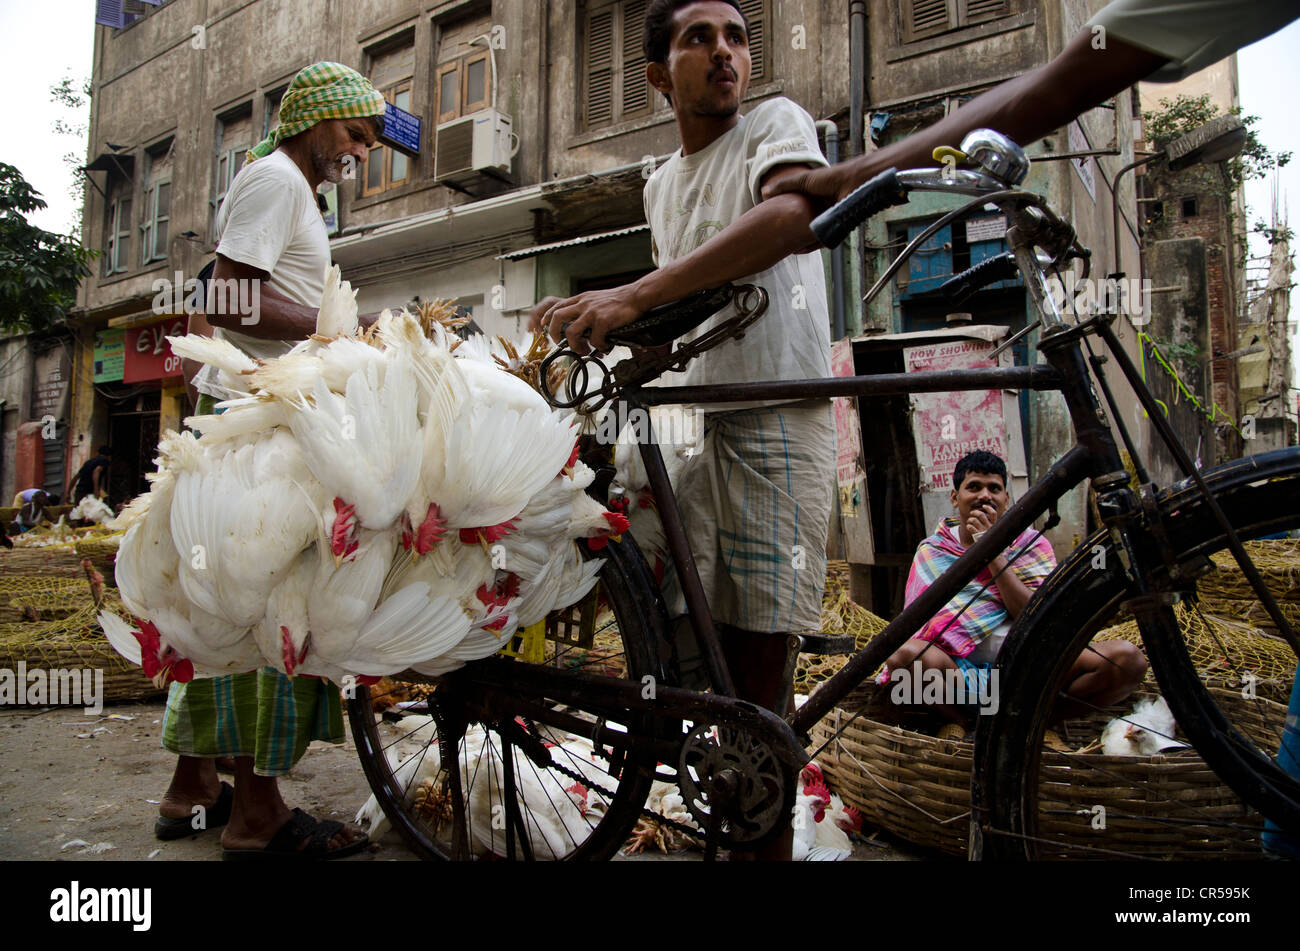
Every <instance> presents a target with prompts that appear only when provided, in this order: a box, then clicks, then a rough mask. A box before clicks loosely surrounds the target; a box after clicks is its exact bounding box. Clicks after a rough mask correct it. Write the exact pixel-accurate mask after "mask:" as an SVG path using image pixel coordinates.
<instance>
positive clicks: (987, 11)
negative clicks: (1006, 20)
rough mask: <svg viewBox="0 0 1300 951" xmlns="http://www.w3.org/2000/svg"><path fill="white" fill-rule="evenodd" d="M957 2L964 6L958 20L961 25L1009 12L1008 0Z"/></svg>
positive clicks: (990, 18)
mask: <svg viewBox="0 0 1300 951" xmlns="http://www.w3.org/2000/svg"><path fill="white" fill-rule="evenodd" d="M958 3H959V5H960V6H961V7H963V8H964V9H963V10H962V15H961V20H960V24H961V25H962V26H969V25H970V24H972V23H983V22H984V21H985V20H996V19H997V18H998V17H1004V16H1006V15H1007V14H1008V13H1010V12H1011V10H1010V6H1011V4H1010V2H1009V0H958Z"/></svg>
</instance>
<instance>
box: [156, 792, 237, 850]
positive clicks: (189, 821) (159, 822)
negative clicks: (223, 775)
mask: <svg viewBox="0 0 1300 951" xmlns="http://www.w3.org/2000/svg"><path fill="white" fill-rule="evenodd" d="M234 803H235V787H233V786H231V785H230V783H228V782H225V781H224V780H223V781H222V783H221V792H220V793H218V794H217V801H216V802H214V803H213V804H212V805H210V806H208V808H207V810H206V813H198V814H196V815H193V816H184V817H174V816H170V817H169V816H159V817H158V818H157V819H155V820H154V824H153V834H154V837H155V838H158V839H162V840H163V841H164V842H170V841H171V840H173V839H183V838H185V837H186V836H191V835H198V834H199V833H200V832H206V831H207V830H209V829H219V828H221V827H222V826H223V825H225V824H226V823H227V822H229V821H230V809H231V806H233V805H234ZM199 815H203V818H204V822H203V825H202V826H201V827H196V826H195V825H194V820H195V819H197V818H198V816H199Z"/></svg>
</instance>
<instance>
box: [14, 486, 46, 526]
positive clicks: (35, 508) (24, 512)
mask: <svg viewBox="0 0 1300 951" xmlns="http://www.w3.org/2000/svg"><path fill="white" fill-rule="evenodd" d="M24 494H25V493H24ZM48 504H49V496H47V495H46V494H45V492H44V491H43V490H41V489H36V490H35V491H34V492H33V493H32V494H31V495H30V496H28V497H27V499H25V500H24V501H23V505H22V508H21V509H19V511H18V517H17V522H18V527H19V528H20V529H21V530H22V531H24V532H26V531H29V530H31V529H33V528H35V527H36V526H37V525H39V524H40V523H41V520H42V519H44V518H45V506H46V505H48Z"/></svg>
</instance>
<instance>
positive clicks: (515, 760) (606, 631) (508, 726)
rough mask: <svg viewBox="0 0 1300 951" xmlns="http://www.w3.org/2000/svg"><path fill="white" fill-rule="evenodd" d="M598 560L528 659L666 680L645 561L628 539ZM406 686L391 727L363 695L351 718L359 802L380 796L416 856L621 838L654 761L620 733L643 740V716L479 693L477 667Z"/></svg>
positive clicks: (544, 849) (592, 852)
mask: <svg viewBox="0 0 1300 951" xmlns="http://www.w3.org/2000/svg"><path fill="white" fill-rule="evenodd" d="M595 555H596V556H597V557H602V558H604V559H605V564H604V567H603V568H602V570H601V573H600V580H599V582H598V583H597V585H596V587H595V588H593V589H592V591H591V592H590V593H589V594H588V595H587V597H586V598H584V599H583V600H582V601H580V602H579V603H578V604H576V605H573V606H572V607H570V608H567V609H565V610H563V611H558V612H555V614H553V615H552V616H551V618H550V619H548V632H550V633H549V635H548V640H547V643H546V654H545V656H542V657H537V658H533V660H534V661H537V662H540V663H545V664H547V665H550V666H553V667H556V668H559V669H562V670H564V671H567V672H568V673H571V674H574V675H576V674H581V673H583V672H587V673H597V674H601V675H604V676H613V677H623V678H628V679H631V680H634V681H638V682H641V681H642V678H644V677H646V676H650V677H654V678H656V680H657V681H658V682H660V683H664V682H665V681H664V679H663V673H662V668H661V663H660V660H659V656H660V652H659V649H658V645H659V643H660V638H662V637H664V636H665V633H666V626H665V622H664V620H663V614H662V608H661V602H660V601H659V599H658V593H657V589H656V588H654V587H652V585H651V582H650V578H651V575H650V572H649V569H648V568H647V567H646V565H645V561H644V558H643V557H642V556H641V554H640V551H639V550H638V549H637V548H636V545H635V543H634V542H632V541H631V540H630V537H628V536H624V540H623V541H622V542H617V543H610V544H609V545H608V546H607V547H605V548H604V549H602V550H601V551H599V552H597V553H595ZM575 642H577V643H575ZM526 662H528V661H527V660H526V659H525V658H519V659H517V660H516V661H515V663H526ZM407 689H411V688H407ZM413 692H414V693H415V694H417V695H419V696H420V698H421V699H419V700H417V701H415V702H414V703H411V702H407V703H405V704H403V706H402V709H401V711H400V714H394V713H393V712H392V711H390V712H389V714H388V718H389V721H390V722H385V721H384V719H383V718H382V717H380V716H378V715H377V711H376V709H375V708H376V702H375V698H373V697H372V696H371V694H370V693H368V692H366V691H359V692H358V696H356V697H354V698H353V699H352V700H351V701H350V702H349V706H348V716H349V719H350V721H351V726H352V733H353V737H354V738H355V740H356V744H357V751H358V754H359V755H360V757H361V762H362V766H363V768H364V770H365V772H366V776H367V779H368V780H369V781H370V787H371V789H372V791H373V792H374V800H375V802H374V803H372V804H370V805H369V806H368V807H367V808H369V809H372V810H373V807H374V805H375V804H376V803H377V805H378V806H379V807H380V808H381V809H382V811H383V814H384V816H385V817H386V818H387V820H388V821H389V822H391V823H392V825H393V826H394V828H396V830H397V831H398V833H399V834H400V835H401V836H402V838H403V839H404V840H405V842H406V843H407V845H409V846H410V847H411V849H412V850H413V851H415V852H416V854H418V855H420V856H421V857H422V858H426V859H476V858H493V857H499V858H511V859H523V860H532V859H536V860H560V859H573V860H578V859H592V860H601V859H607V858H610V857H612V856H613V855H614V854H615V853H616V852H617V851H618V850H619V848H621V847H622V845H623V843H624V842H625V841H626V839H627V836H628V833H629V832H630V831H631V829H632V827H633V825H634V824H635V822H636V819H637V816H638V815H639V813H640V810H641V808H642V807H643V806H644V805H645V802H646V799H647V797H648V795H649V793H650V786H651V783H652V781H653V773H654V767H655V763H654V760H653V758H652V757H650V758H647V757H646V756H645V755H644V754H639V753H637V752H635V751H633V749H632V748H631V745H630V744H624V743H623V742H621V741H620V739H619V738H620V737H623V738H628V737H631V736H633V735H644V734H645V733H646V732H647V731H649V730H650V729H651V725H650V723H649V722H648V720H649V717H648V715H646V714H631V713H629V714H628V715H627V716H626V717H625V720H626V722H623V723H618V722H614V721H612V720H609V719H605V720H601V721H600V722H599V723H597V721H596V718H595V717H592V716H590V715H588V714H585V713H584V712H583V711H581V710H576V709H572V708H569V707H565V706H564V705H562V704H558V703H552V702H551V701H549V700H548V699H547V698H545V697H522V696H520V697H516V698H510V697H504V698H503V697H501V696H500V693H499V692H497V693H496V694H495V695H493V696H491V697H487V696H486V695H485V694H484V693H483V692H482V691H481V690H480V689H479V688H478V687H477V685H476V684H475V682H474V677H473V665H470V667H469V668H466V669H465V670H462V671H458V672H456V673H455V674H453V675H451V676H449V677H446V678H440V679H437V680H434V681H433V682H431V683H427V684H424V685H420V686H418V687H415V688H413ZM489 711H490V712H489ZM521 711H526V712H521ZM588 728H590V729H588ZM597 730H598V731H599V736H600V739H598V740H597V741H596V742H593V741H592V739H591V738H590V736H591V734H593V733H594V732H596V731H597ZM584 733H585V734H588V735H587V736H584V735H582V734H584ZM371 818H377V817H373V816H372V817H371Z"/></svg>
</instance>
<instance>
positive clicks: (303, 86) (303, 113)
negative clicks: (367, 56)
mask: <svg viewBox="0 0 1300 951" xmlns="http://www.w3.org/2000/svg"><path fill="white" fill-rule="evenodd" d="M383 114H384V96H383V93H381V92H379V91H378V90H376V89H375V87H374V86H372V85H370V80H368V79H366V77H364V76H362V75H361V74H360V73H358V72H357V71H356V70H355V69H351V68H349V67H347V66H344V65H343V64H342V63H313V64H312V65H311V66H307V67H304V68H303V69H301V70H299V71H298V75H296V76H294V77H293V82H291V83H289V88H288V90H287V91H286V92H285V94H284V98H283V99H282V100H281V101H280V124H279V125H277V126H276V127H275V128H274V129H272V130H271V134H270V135H269V136H267V137H266V138H265V139H263V140H262V141H261V142H259V143H257V145H255V146H253V147H252V148H251V149H249V150H248V158H247V159H246V160H245V164H247V163H248V162H251V161H253V160H254V159H260V158H262V157H263V156H266V155H270V154H271V153H272V152H274V151H275V150H276V148H278V147H279V145H280V143H281V142H283V141H284V140H285V139H291V138H293V137H294V136H295V135H297V134H298V133H299V132H305V131H307V130H308V129H310V128H311V127H312V126H314V125H315V124H316V123H318V122H324V121H325V120H326V119H359V118H362V117H365V116H382V115H383Z"/></svg>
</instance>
